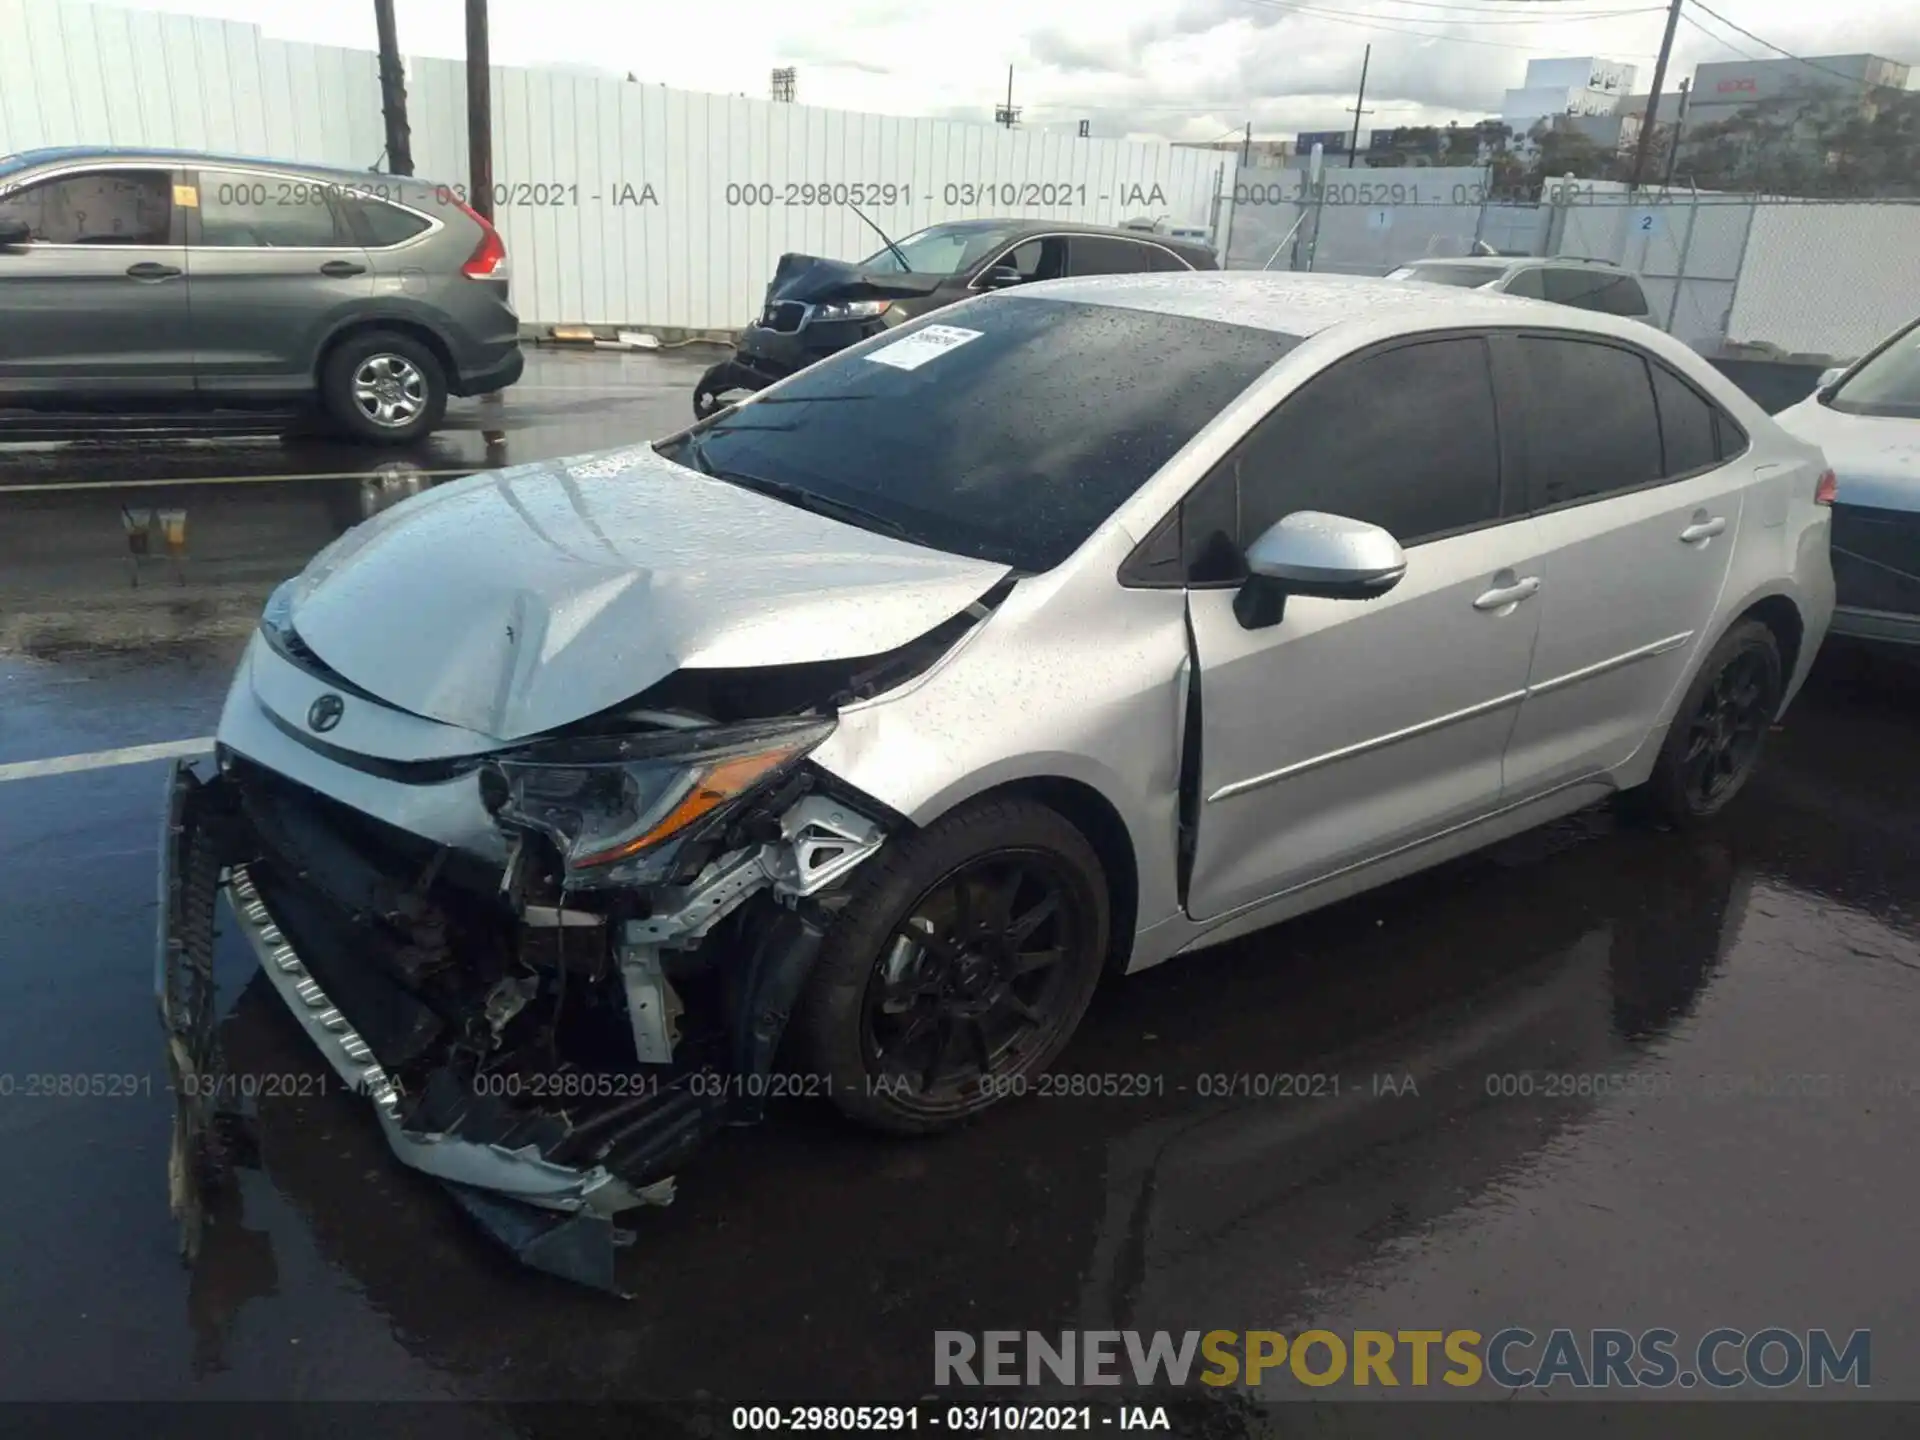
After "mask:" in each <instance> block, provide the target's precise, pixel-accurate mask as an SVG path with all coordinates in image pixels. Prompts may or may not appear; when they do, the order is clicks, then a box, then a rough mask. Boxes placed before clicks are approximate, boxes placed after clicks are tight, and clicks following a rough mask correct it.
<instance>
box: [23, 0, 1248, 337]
mask: <svg viewBox="0 0 1920 1440" xmlns="http://www.w3.org/2000/svg"><path fill="white" fill-rule="evenodd" d="M410 70H411V81H410V85H409V111H410V118H411V121H412V127H413V152H414V168H415V170H416V171H417V172H418V173H419V174H421V175H423V176H427V177H429V178H433V179H437V180H442V181H445V182H448V183H454V184H457V183H460V182H461V181H463V180H464V179H465V176H466V169H467V166H466V120H465V115H466V74H465V67H464V66H463V65H461V64H459V63H457V62H453V61H447V60H431V59H422V60H414V61H412V62H410ZM492 89H493V95H492V99H493V147H494V166H493V168H494V179H495V187H494V192H495V216H496V220H497V222H498V223H499V225H500V228H501V231H502V233H503V234H504V236H505V237H506V241H507V246H508V250H509V253H510V255H511V257H512V263H513V273H514V302H515V306H516V308H518V309H519V311H520V313H521V315H522V317H523V318H524V319H526V320H528V321H531V322H535V323H553V322H582V323H588V324H635V325H648V326H659V327H685V328H690V329H731V328H733V327H735V326H738V325H740V324H741V323H743V322H744V321H745V320H746V319H747V318H748V317H749V316H750V315H751V314H752V313H753V312H754V311H755V310H756V309H757V308H758V302H759V297H760V295H761V293H762V291H763V290H764V289H765V286H766V283H767V280H768V278H769V277H770V275H771V274H772V271H773V266H774V262H775V261H776V260H777V259H778V257H779V256H780V255H781V254H782V253H783V252H786V251H790V250H797V251H805V252H808V253H812V254H820V255H828V256H832V257H835V258H840V259H858V258H859V257H861V256H863V255H867V254H871V253H872V252H873V251H875V250H877V249H878V248H879V241H878V240H877V239H876V238H875V237H874V235H873V233H872V231H870V230H869V229H868V228H867V227H866V225H865V224H863V223H862V221H861V220H860V219H859V218H858V217H857V216H856V215H855V214H854V213H853V211H852V209H850V208H849V205H848V203H847V202H848V201H853V202H854V203H860V204H861V208H862V209H863V210H865V211H866V213H867V214H868V215H870V216H872V217H873V219H874V220H876V221H877V222H878V223H879V224H880V225H881V226H882V227H884V228H885V229H886V230H887V231H888V232H889V233H890V234H892V235H894V236H895V237H898V236H900V235H902V234H904V233H906V232H907V231H910V230H913V229H915V228H918V227H919V226H922V225H926V224H930V223H932V222H934V221H938V220H948V219H959V218H967V217H975V216H990V215H1015V216H1021V217H1033V218H1037V219H1051V220H1083V221H1097V222H1101V223H1113V222H1117V221H1123V220H1130V219H1135V218H1139V217H1143V216H1145V217H1153V218H1157V219H1163V220H1165V221H1167V222H1169V223H1171V224H1180V225H1201V226H1204V225H1207V224H1208V223H1209V222H1210V219H1211V212H1212V207H1213V201H1214V195H1215V192H1216V188H1217V187H1218V186H1219V185H1220V184H1221V183H1222V181H1221V175H1222V172H1223V171H1225V172H1226V174H1227V175H1229V176H1230V174H1231V169H1232V167H1231V164H1230V163H1227V164H1225V165H1223V163H1222V157H1221V156H1219V155H1217V154H1214V153H1212V152H1209V151H1202V150H1179V149H1174V148H1173V147H1171V146H1168V145H1161V144H1145V143H1135V142H1129V141H1120V140H1095V139H1079V138H1076V137H1072V136H1063V135H1058V134H1052V133H1046V132H1030V131H1024V130H1006V129H1002V128H999V127H995V126H991V125H983V124H966V123H961V122H956V121H940V120H920V119H907V118H899V117H894V116H885V115H863V114H854V113H850V112H844V111H833V110H824V109H821V108H819V107H817V106H806V105H792V104H776V103H774V102H772V101H766V100H748V99H744V98H740V97H736V96H724V95H707V94H702V93H698V92H689V91H682V90H674V89H670V88H668V87H666V86H663V85H647V84H640V83H633V82H621V81H614V80H601V79H596V78H592V77H583V76H574V75H570V74H566V73H562V72H553V71H542V70H537V69H523V68H518V67H511V66H497V67H495V68H494V70H493V82H492ZM64 144H123V145H155V146H178V147H180V148H183V149H193V150H201V149H204V150H218V151H237V152H240V153H243V154H254V155H271V156H275V157H278V158H282V159H289V160H307V161H314V162H319V163H325V164H333V165H345V166H349V167H352V168H368V167H371V166H372V165H373V164H374V163H375V162H376V160H377V159H378V158H379V157H380V155H381V153H382V150H383V148H384V129H383V126H382V122H381V111H380V91H379V83H378V70H377V63H376V58H375V56H374V55H373V54H372V53H371V52H367V51H358V50H342V49H335V48H329V47H323V46H313V45H306V44H300V43H294V42H283V41H278V40H273V39H271V38H269V37H267V36H264V35H262V34H261V32H260V29H259V27H257V26H254V25H246V24H238V23H234V22H229V21H220V20H205V19H196V18H191V17H187V16H179V15H162V14H153V13H147V12H129V11H123V10H117V9H113V8H110V7H108V6H104V5H91V4H84V3H77V0H0V153H8V152H12V151H17V150H23V149H28V148H31V147H34V146H39V145H64ZM861 202H864V203H861Z"/></svg>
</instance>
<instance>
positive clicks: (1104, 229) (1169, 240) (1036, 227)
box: [924, 215, 1213, 255]
mask: <svg viewBox="0 0 1920 1440" xmlns="http://www.w3.org/2000/svg"><path fill="white" fill-rule="evenodd" d="M924 228H925V229H928V230H957V231H960V232H962V233H966V234H972V233H974V232H977V231H986V230H1005V231H1006V232H1007V235H1008V238H1009V239H1012V238H1015V237H1017V236H1018V237H1024V236H1036V235H1110V236H1112V237H1113V238H1114V239H1116V240H1151V241H1152V242H1153V243H1154V244H1156V245H1164V246H1166V247H1167V248H1168V249H1169V250H1203V251H1205V252H1206V253H1208V254H1209V255H1211V254H1212V253H1213V247H1212V246H1210V245H1208V244H1207V243H1206V242H1205V241H1204V240H1194V239H1190V238H1189V237H1187V236H1184V235H1168V234H1164V233H1162V232H1161V231H1158V230H1129V229H1127V228H1126V227H1125V226H1122V225H1089V224H1087V223H1086V222H1085V221H1081V220H1035V219H1032V218H1030V217H1029V218H1024V219H1022V218H1018V217H1015V216H1011V215H1009V216H1004V217H1002V218H1000V219H998V220H993V219H987V220H936V221H935V222H934V223H933V224H931V225H928V226H926V227H924Z"/></svg>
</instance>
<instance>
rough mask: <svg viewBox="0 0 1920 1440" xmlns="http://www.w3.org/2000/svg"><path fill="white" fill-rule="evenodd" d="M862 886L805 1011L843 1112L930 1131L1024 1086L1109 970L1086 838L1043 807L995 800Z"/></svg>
mask: <svg viewBox="0 0 1920 1440" xmlns="http://www.w3.org/2000/svg"><path fill="white" fill-rule="evenodd" d="M863 872H865V873H864V874H863ZM855 877H856V881H857V883H856V886H855V889H854V892H853V894H852V895H851V896H850V898H849V901H848V904H847V907H846V909H845V910H844V911H843V912H842V915H841V917H840V919H839V920H838V921H837V922H836V924H835V926H834V928H833V931H832V932H831V933H830V934H829V936H828V938H827V941H826V943H825V945H824V946H823V947H822V951H821V955H820V958H819V960H818V962H817V963H816V965H815V968H814V973H813V976H812V978H811V979H810V981H809V984H808V990H807V993H806V995H805V996H803V998H802V1002H801V1007H800V1013H799V1014H798V1015H797V1016H796V1017H795V1027H796V1030H798V1031H799V1032H800V1035H801V1037H802V1041H803V1043H804V1045H805V1048H806V1052H807V1058H808V1060H809V1061H811V1063H812V1064H813V1065H814V1066H815V1067H816V1068H817V1069H818V1070H819V1071H821V1072H823V1073H824V1074H825V1075H826V1076H827V1077H828V1078H829V1079H830V1080H831V1082H832V1083H831V1092H832V1094H833V1098H834V1101H835V1103H836V1104H837V1105H839V1107H840V1108H841V1109H842V1110H843V1111H845V1112H846V1113H848V1114H849V1115H852V1116H853V1117H854V1118H856V1119H859V1120H862V1121H864V1122H866V1123H868V1124H871V1125H874V1126H876V1127H878V1128H880V1129H884V1130H892V1131H896V1132H902V1133H923V1132H926V1131H931V1130H939V1129H944V1128H946V1127H948V1126H950V1125H953V1124H956V1123H958V1122H959V1121H961V1120H964V1119H966V1118H967V1117H969V1116H971V1115H975V1114H978V1113H979V1112H980V1111H982V1110H985V1109H987V1108H988V1107H990V1106H992V1105H994V1104H996V1103H998V1102H1000V1101H1002V1100H1009V1099H1014V1098H1017V1097H1018V1096H1019V1095H1021V1094H1024V1093H1026V1091H1027V1090H1028V1089H1029V1088H1030V1086H1029V1078H1030V1077H1031V1076H1033V1075H1034V1074H1035V1073H1037V1072H1038V1071H1040V1070H1042V1069H1044V1068H1045V1067H1046V1065H1047V1064H1048V1063H1049V1062H1051V1061H1052V1059H1053V1058H1054V1056H1056V1055H1057V1054H1058V1053H1059V1052H1060V1050H1061V1049H1062V1047H1064V1046H1065V1045H1066V1043H1067V1041H1068V1039H1069V1038H1070V1037H1071V1036H1072V1034H1073V1031H1074V1029H1075V1027H1076V1026H1078V1024H1079V1023H1080V1018H1081V1016H1082V1015H1084V1014H1085V1013H1086V1008H1087V1004H1088V1002H1089V1001H1090V1000H1091V999H1092V996H1093V990H1094V986H1095V985H1096V984H1097V982H1098V981H1099V978H1100V974H1101V972H1102V970H1103V968H1104V966H1105V962H1106V955H1107V936H1108V902H1107V890H1106V882H1105V877H1104V875H1103V873H1102V871H1101V869H1100V864H1099V860H1098V859H1097V858H1096V856H1095V855H1094V853H1093V850H1092V847H1091V846H1090V845H1089V844H1088V843H1087V841H1086V838H1085V837H1084V836H1083V835H1082V834H1081V833H1080V832H1079V830H1077V829H1076V828H1075V827H1074V826H1073V825H1072V824H1071V823H1070V822H1069V821H1067V820H1066V819H1065V818H1064V817H1063V816H1061V815H1059V814H1058V813H1057V812H1055V811H1053V810H1050V809H1048V808H1047V807H1045V806H1043V805H1040V804H1038V803H1037V802H1034V801H1030V800H1017V799H1008V800H998V801H994V800H989V801H984V802H979V803H976V804H974V805H971V806H966V807H963V808H962V809H961V810H959V811H956V812H955V813H954V814H952V815H950V816H947V817H946V818H944V819H942V820H940V821H939V822H937V823H936V824H934V825H933V826H931V827H929V828H928V829H926V830H923V831H918V832H913V833H910V834H908V835H904V836H902V837H899V839H898V840H897V841H890V842H889V844H888V845H887V846H886V847H883V848H882V850H881V851H880V852H879V853H878V854H877V855H875V856H874V857H873V858H872V859H871V860H869V861H868V862H867V864H866V865H865V866H864V867H862V871H856V872H855Z"/></svg>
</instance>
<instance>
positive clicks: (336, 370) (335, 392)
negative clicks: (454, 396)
mask: <svg viewBox="0 0 1920 1440" xmlns="http://www.w3.org/2000/svg"><path fill="white" fill-rule="evenodd" d="M320 398H321V401H322V403H323V404H324V405H325V406H326V408H327V413H328V414H329V415H331V416H332V417H333V420H334V423H335V424H337V425H339V426H340V428H341V429H343V430H345V431H346V432H347V433H348V434H350V435H353V436H355V437H356V438H358V439H361V440H372V441H375V442H378V443H381V444H387V445H401V444H405V443H406V442H407V441H409V440H417V439H419V438H420V437H421V436H422V435H425V434H426V433H427V432H428V431H430V430H432V429H433V428H434V427H435V426H436V425H438V424H439V423H440V419H441V417H442V416H443V415H445V414H446V410H447V376H446V371H445V370H443V369H442V368H441V365H440V361H439V359H438V358H437V357H436V356H435V355H434V353H433V351H431V350H430V349H428V348H427V347H426V346H425V345H423V344H422V343H421V342H420V341H418V340H415V339H414V338H413V337H412V336H409V335H401V334H397V333H395V332H394V331H391V330H368V331H365V332H363V333H361V334H358V335H349V336H348V337H347V338H346V339H345V340H342V341H341V342H340V343H339V344H338V345H336V346H335V347H334V349H333V351H332V353H331V354H329V355H328V356H327V360H326V364H325V365H324V366H323V367H322V368H321V372H320Z"/></svg>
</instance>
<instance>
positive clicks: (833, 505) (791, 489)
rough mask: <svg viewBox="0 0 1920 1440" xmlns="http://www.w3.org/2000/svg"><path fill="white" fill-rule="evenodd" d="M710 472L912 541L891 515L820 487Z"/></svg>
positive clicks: (816, 511) (799, 506) (744, 486)
mask: <svg viewBox="0 0 1920 1440" xmlns="http://www.w3.org/2000/svg"><path fill="white" fill-rule="evenodd" d="M706 473H707V474H709V475H711V476H713V477H714V479H716V480H725V481H727V482H728V483H730V484H733V485H738V486H739V487H740V488H741V489H742V490H752V491H754V492H755V493H756V494H760V495H769V496H772V497H773V498H774V499H775V500H784V501H785V502H786V503H787V504H789V505H792V506H794V507H795V508H796V509H800V510H808V511H811V512H812V513H813V514H815V515H825V516H827V517H828V518H829V519H834V520H844V521H847V522H848V523H849V524H852V525H855V526H858V527H859V528H860V529H862V530H879V531H882V532H883V533H885V534H888V535H892V536H894V537H895V538H897V539H900V540H908V541H912V537H911V536H910V535H908V534H907V527H906V526H904V525H902V524H901V523H900V522H899V521H898V520H895V519H894V518H893V517H892V516H891V515H882V514H880V512H879V511H877V510H869V509H867V508H866V507H865V506H864V505H856V504H854V503H853V502H852V501H850V500H836V499H834V498H833V497H832V496H830V495H822V494H820V492H819V491H817V490H809V489H807V487H806V486H804V485H795V484H793V483H791V482H790V481H786V480H769V479H768V478H767V477H766V476H764V475H749V474H747V473H746V472H745V471H742V470H721V469H717V468H709V469H708V470H707V471H706ZM912 543H915V544H917V543H918V542H917V541H912Z"/></svg>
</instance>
